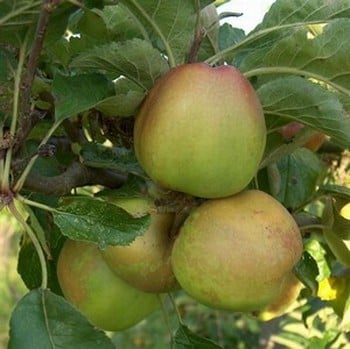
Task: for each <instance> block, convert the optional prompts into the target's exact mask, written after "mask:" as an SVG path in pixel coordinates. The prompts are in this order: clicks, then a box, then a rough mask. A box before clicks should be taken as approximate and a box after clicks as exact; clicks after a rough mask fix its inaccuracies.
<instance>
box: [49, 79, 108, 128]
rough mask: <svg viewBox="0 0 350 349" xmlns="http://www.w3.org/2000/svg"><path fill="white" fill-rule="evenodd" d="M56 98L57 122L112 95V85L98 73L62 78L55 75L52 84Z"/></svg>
mask: <svg viewBox="0 0 350 349" xmlns="http://www.w3.org/2000/svg"><path fill="white" fill-rule="evenodd" d="M52 93H53V94H54V96H55V98H56V101H57V102H56V114H55V118H56V120H57V121H60V120H64V119H66V118H69V117H70V116H72V115H75V114H77V113H80V112H83V111H86V110H88V109H90V108H93V107H95V106H96V105H97V104H98V103H99V102H101V101H102V100H104V99H106V98H107V97H109V96H111V95H112V94H113V85H112V83H111V82H110V81H109V80H108V79H107V78H106V77H105V76H104V75H101V74H98V73H91V74H82V75H75V76H63V75H60V74H56V76H55V77H54V79H53V83H52Z"/></svg>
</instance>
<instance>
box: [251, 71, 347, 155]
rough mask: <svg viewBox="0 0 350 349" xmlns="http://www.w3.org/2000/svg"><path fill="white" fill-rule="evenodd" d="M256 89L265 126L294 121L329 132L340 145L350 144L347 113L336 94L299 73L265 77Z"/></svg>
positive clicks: (275, 126) (276, 126) (272, 126)
mask: <svg viewBox="0 0 350 349" xmlns="http://www.w3.org/2000/svg"><path fill="white" fill-rule="evenodd" d="M257 92H258V95H259V97H260V100H261V102H262V104H263V108H264V113H265V116H266V123H267V128H268V129H270V130H274V129H277V128H278V127H281V126H282V125H283V124H285V123H287V122H290V121H298V122H300V123H302V124H304V125H306V126H309V127H311V128H312V129H314V130H317V131H319V132H322V133H325V134H327V135H329V136H330V137H332V139H333V140H334V142H336V143H337V144H339V145H340V146H342V147H345V148H346V147H347V146H349V145H350V117H349V116H348V115H347V114H346V112H345V110H344V108H343V106H342V104H341V103H340V102H339V100H338V98H337V97H336V95H335V94H334V93H332V92H330V91H328V90H325V89H324V88H322V87H321V86H320V85H318V84H314V83H312V82H310V81H308V80H305V79H303V78H300V77H285V78H279V79H275V80H272V81H269V82H268V83H266V84H264V85H262V86H261V87H260V88H259V89H258V90H257Z"/></svg>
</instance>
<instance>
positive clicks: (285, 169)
mask: <svg viewBox="0 0 350 349" xmlns="http://www.w3.org/2000/svg"><path fill="white" fill-rule="evenodd" d="M277 167H278V170H279V174H280V181H281V184H280V191H279V193H278V194H277V196H276V197H277V198H278V200H279V201H281V202H282V203H283V204H284V206H286V207H288V208H292V209H296V208H298V207H300V206H302V205H303V204H304V203H306V202H307V200H308V199H310V198H311V197H312V196H313V195H314V193H315V190H316V187H317V185H318V184H319V182H320V179H322V177H323V176H322V175H323V174H324V172H325V171H324V166H323V164H322V163H321V161H320V160H319V158H318V157H317V156H316V155H315V154H314V153H313V152H312V151H310V150H308V149H306V148H299V149H297V150H296V151H295V152H293V153H292V154H290V155H288V156H286V157H284V158H282V159H281V160H280V161H279V162H278V163H277Z"/></svg>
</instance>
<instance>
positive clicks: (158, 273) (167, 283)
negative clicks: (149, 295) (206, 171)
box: [102, 197, 179, 293]
mask: <svg viewBox="0 0 350 349" xmlns="http://www.w3.org/2000/svg"><path fill="white" fill-rule="evenodd" d="M113 202H114V204H116V205H118V206H119V207H121V208H123V209H125V210H126V211H127V212H128V213H130V214H131V215H137V216H140V215H141V216H142V215H145V214H148V213H149V214H151V224H150V226H149V228H148V229H147V231H146V232H145V233H143V235H141V236H138V237H137V238H136V239H135V240H134V241H133V242H132V243H131V244H130V245H128V246H108V247H107V248H106V249H105V250H103V251H102V255H103V257H104V259H105V261H106V262H107V264H108V265H109V267H110V268H111V270H113V271H114V272H115V274H116V275H118V276H119V277H121V278H122V279H123V280H124V281H126V282H128V283H129V284H130V285H132V286H134V287H136V288H138V289H140V290H142V291H146V292H155V293H164V292H169V291H172V290H174V289H177V288H179V285H178V283H177V281H176V278H175V276H174V273H173V270H172V267H171V263H170V255H171V250H172V246H173V238H172V237H171V236H170V232H171V229H172V226H173V222H174V214H173V213H158V212H157V209H156V207H155V206H154V204H153V201H151V200H149V199H146V198H142V197H140V198H129V199H127V198H120V199H115V200H114V201H113Z"/></svg>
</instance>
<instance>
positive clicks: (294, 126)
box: [279, 121, 327, 152]
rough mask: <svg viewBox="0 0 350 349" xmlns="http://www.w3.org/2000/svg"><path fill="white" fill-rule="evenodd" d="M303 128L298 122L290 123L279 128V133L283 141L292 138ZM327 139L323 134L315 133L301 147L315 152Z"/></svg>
mask: <svg viewBox="0 0 350 349" xmlns="http://www.w3.org/2000/svg"><path fill="white" fill-rule="evenodd" d="M303 128H304V125H303V124H301V123H299V122H295V121H294V122H290V123H289V124H287V125H285V126H283V127H281V128H280V129H279V133H280V134H281V135H282V136H283V138H284V139H287V140H288V139H291V138H293V137H294V136H295V135H296V134H297V133H298V132H299V131H300V130H302V129H303ZM326 139H327V136H326V135H325V134H324V133H321V132H317V133H316V134H315V135H313V136H312V137H311V138H310V139H309V140H308V141H307V142H306V143H305V144H304V145H303V146H304V147H305V148H308V149H310V150H312V151H313V152H316V151H317V150H318V149H320V147H321V146H322V144H323V143H324V142H325V140H326Z"/></svg>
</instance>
